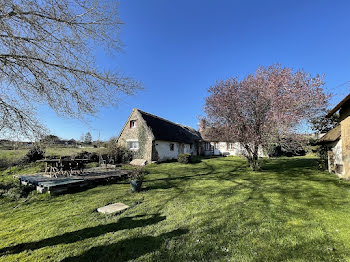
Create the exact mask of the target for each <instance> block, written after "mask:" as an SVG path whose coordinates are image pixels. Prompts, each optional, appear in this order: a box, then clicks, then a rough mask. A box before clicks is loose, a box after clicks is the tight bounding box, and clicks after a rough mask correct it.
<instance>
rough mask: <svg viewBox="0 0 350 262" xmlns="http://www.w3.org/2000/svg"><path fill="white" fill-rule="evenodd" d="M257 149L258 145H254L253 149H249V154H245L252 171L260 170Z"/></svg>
mask: <svg viewBox="0 0 350 262" xmlns="http://www.w3.org/2000/svg"><path fill="white" fill-rule="evenodd" d="M258 149H259V147H258V146H254V148H253V150H252V151H251V154H248V155H247V160H248V163H249V166H250V167H251V169H253V171H258V170H260V166H259V154H258Z"/></svg>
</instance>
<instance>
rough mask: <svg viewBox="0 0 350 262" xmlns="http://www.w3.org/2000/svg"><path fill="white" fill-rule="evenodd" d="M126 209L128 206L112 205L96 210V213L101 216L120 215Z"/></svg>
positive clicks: (121, 204)
mask: <svg viewBox="0 0 350 262" xmlns="http://www.w3.org/2000/svg"><path fill="white" fill-rule="evenodd" d="M128 208H129V206H128V205H125V204H123V203H114V204H110V205H107V206H104V207H99V208H97V212H99V213H102V214H114V213H121V212H123V211H125V210H126V209H128Z"/></svg>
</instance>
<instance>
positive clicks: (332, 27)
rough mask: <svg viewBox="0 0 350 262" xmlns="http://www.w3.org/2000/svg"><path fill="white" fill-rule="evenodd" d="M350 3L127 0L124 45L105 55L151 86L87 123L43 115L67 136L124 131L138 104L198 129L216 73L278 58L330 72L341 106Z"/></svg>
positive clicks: (349, 49)
mask: <svg viewBox="0 0 350 262" xmlns="http://www.w3.org/2000/svg"><path fill="white" fill-rule="evenodd" d="M349 10H350V1H325V0H317V1H316V0H315V1H280V0H279V1H260V0H259V1H252V0H251V1H249V0H241V1H234V0H226V1H224V0H216V1H214V0H211V1H209V0H176V1H170V0H147V1H145V0H121V1H120V8H119V15H120V18H121V19H122V20H123V22H124V23H125V25H123V26H122V32H121V40H122V42H123V43H124V45H125V47H124V52H123V53H120V54H116V55H115V56H114V57H109V56H107V55H106V54H104V53H102V52H99V53H98V59H97V61H98V64H99V65H100V66H103V67H106V68H119V69H121V70H122V71H123V72H124V73H125V74H127V75H129V76H131V77H133V78H135V79H137V80H139V81H141V82H142V84H143V87H144V90H143V91H140V92H139V93H138V94H137V95H135V96H132V97H125V96H124V97H122V98H121V101H120V103H119V106H118V107H116V108H102V109H101V111H100V112H99V114H98V115H97V116H96V118H91V119H89V121H88V122H86V123H84V122H81V121H79V120H71V119H62V118H59V117H57V116H56V114H55V113H54V112H52V111H50V110H49V109H47V108H41V109H40V111H39V114H40V117H41V118H42V119H43V120H44V122H45V123H46V125H47V126H48V127H49V128H50V129H51V131H52V133H53V134H55V135H58V136H60V137H62V138H79V137H80V135H81V134H82V133H86V132H88V131H90V132H91V133H92V135H93V138H94V139H97V138H98V134H99V133H100V137H101V139H108V138H110V137H111V136H116V135H118V133H119V131H120V129H121V128H122V126H123V124H124V122H125V121H126V119H127V117H128V115H129V114H130V112H131V110H132V109H133V108H134V107H137V108H139V109H142V110H144V111H147V112H150V113H153V114H156V115H159V116H161V117H164V118H167V119H169V120H171V121H173V122H178V123H182V124H185V125H189V126H192V127H195V128H197V122H198V116H199V115H202V114H203V111H202V108H203V105H204V98H205V97H206V96H207V88H208V87H209V86H211V85H213V84H214V83H215V81H216V80H220V79H225V78H227V77H230V76H239V77H244V76H245V75H246V74H248V73H251V72H254V71H255V69H256V67H257V66H259V65H270V64H273V63H281V64H282V65H283V66H288V67H292V68H295V69H297V68H304V69H305V70H306V71H307V72H310V73H312V74H316V73H319V74H325V80H326V85H325V88H326V89H327V90H328V91H331V92H333V93H335V96H334V97H333V98H332V100H331V103H332V105H334V104H335V103H336V102H338V101H339V100H341V99H342V98H343V97H344V96H345V95H346V94H347V93H348V92H349V91H350V88H349V86H350V85H349V84H348V83H347V81H349V80H350V34H349V28H350V18H349Z"/></svg>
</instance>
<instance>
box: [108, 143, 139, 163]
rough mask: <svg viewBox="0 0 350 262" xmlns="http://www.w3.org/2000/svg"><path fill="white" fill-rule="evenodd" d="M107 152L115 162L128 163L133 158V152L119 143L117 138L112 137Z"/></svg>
mask: <svg viewBox="0 0 350 262" xmlns="http://www.w3.org/2000/svg"><path fill="white" fill-rule="evenodd" d="M105 152H106V153H107V155H108V158H109V159H110V160H112V162H114V163H128V162H130V161H131V160H132V158H133V153H132V152H131V151H130V150H128V149H127V148H125V147H122V146H120V145H118V143H117V139H116V138H111V139H110V140H109V141H108V142H107V143H106V150H105Z"/></svg>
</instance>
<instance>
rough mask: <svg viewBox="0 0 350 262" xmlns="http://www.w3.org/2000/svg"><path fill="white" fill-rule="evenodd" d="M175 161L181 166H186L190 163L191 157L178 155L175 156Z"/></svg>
mask: <svg viewBox="0 0 350 262" xmlns="http://www.w3.org/2000/svg"><path fill="white" fill-rule="evenodd" d="M177 161H178V162H180V163H182V164H188V163H190V162H191V155H190V154H179V155H178V156H177Z"/></svg>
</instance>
